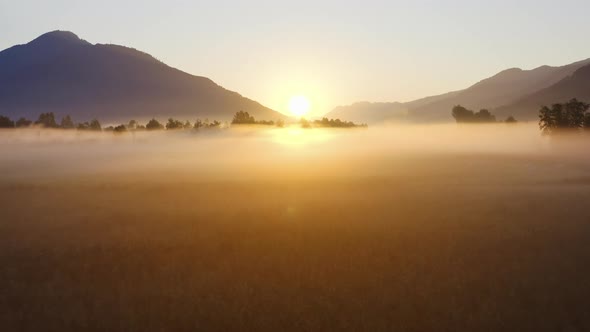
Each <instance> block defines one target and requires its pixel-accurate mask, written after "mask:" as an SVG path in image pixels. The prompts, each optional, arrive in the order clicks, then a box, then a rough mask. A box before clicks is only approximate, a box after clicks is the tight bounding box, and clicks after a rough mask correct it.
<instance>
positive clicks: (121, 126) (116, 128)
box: [113, 124, 127, 134]
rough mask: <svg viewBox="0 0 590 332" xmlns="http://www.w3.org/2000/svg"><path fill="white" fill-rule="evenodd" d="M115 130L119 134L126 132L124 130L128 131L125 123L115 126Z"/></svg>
mask: <svg viewBox="0 0 590 332" xmlns="http://www.w3.org/2000/svg"><path fill="white" fill-rule="evenodd" d="M113 131H114V132H115V133H117V134H119V133H124V132H126V131H127V127H125V125H123V124H122V125H118V126H116V127H115V128H113Z"/></svg>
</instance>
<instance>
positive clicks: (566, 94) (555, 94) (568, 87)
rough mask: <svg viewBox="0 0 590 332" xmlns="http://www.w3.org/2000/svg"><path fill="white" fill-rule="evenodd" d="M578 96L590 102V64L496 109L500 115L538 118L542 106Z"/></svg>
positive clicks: (525, 118)
mask: <svg viewBox="0 0 590 332" xmlns="http://www.w3.org/2000/svg"><path fill="white" fill-rule="evenodd" d="M572 98H577V99H579V100H582V101H586V102H590V65H587V66H584V67H582V68H580V69H578V70H577V71H576V72H574V73H573V74H572V75H571V76H568V77H566V78H564V79H562V80H561V81H559V82H557V83H556V84H554V85H552V86H550V87H548V88H545V89H542V90H539V91H537V92H535V93H532V94H530V95H528V96H526V97H524V98H521V99H520V100H518V101H516V102H514V103H512V104H510V105H507V106H504V107H500V108H498V109H496V110H494V113H496V114H497V115H499V116H506V115H508V114H513V115H514V116H516V117H517V118H518V119H522V120H537V119H538V116H537V115H538V111H539V108H540V107H541V106H544V105H551V104H555V103H561V102H565V101H568V100H570V99H572Z"/></svg>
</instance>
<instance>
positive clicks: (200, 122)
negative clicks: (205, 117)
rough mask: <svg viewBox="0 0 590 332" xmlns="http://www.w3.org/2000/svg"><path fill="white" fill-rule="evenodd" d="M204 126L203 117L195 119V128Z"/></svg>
mask: <svg viewBox="0 0 590 332" xmlns="http://www.w3.org/2000/svg"><path fill="white" fill-rule="evenodd" d="M202 127H203V122H202V121H201V119H197V120H196V121H195V125H194V126H193V128H194V129H197V130H199V129H200V128H202Z"/></svg>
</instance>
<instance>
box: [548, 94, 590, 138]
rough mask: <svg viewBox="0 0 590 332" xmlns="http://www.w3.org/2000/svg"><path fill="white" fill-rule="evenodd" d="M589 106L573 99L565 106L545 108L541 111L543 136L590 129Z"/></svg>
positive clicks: (556, 105) (554, 105)
mask: <svg viewBox="0 0 590 332" xmlns="http://www.w3.org/2000/svg"><path fill="white" fill-rule="evenodd" d="M589 108H590V105H589V104H586V103H584V102H581V101H578V100H577V99H575V98H574V99H572V100H570V101H568V102H567V103H565V104H553V105H552V106H551V108H549V107H547V106H543V107H542V108H541V109H540V110H539V128H540V129H541V132H542V133H543V134H553V133H556V132H561V131H572V130H580V129H582V128H590V113H588V109H589Z"/></svg>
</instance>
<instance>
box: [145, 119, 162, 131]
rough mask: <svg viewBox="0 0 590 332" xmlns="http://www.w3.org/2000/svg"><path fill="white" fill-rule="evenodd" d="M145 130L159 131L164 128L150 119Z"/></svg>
mask: <svg viewBox="0 0 590 332" xmlns="http://www.w3.org/2000/svg"><path fill="white" fill-rule="evenodd" d="M145 128H146V129H147V130H161V129H164V126H163V125H162V124H161V123H160V122H158V120H156V119H151V120H150V121H149V122H148V123H147V124H146V125H145Z"/></svg>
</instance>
